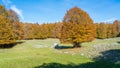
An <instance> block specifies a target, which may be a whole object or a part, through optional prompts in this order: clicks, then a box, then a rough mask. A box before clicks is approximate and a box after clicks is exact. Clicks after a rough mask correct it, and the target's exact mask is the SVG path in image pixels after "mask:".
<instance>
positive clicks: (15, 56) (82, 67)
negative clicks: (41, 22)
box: [0, 38, 120, 68]
mask: <svg viewBox="0 0 120 68" xmlns="http://www.w3.org/2000/svg"><path fill="white" fill-rule="evenodd" d="M119 40H120V38H110V39H104V40H100V39H96V40H94V41H93V42H87V43H82V47H81V48H60V49H55V48H54V47H53V44H54V43H55V42H58V43H59V40H58V39H45V40H18V41H17V42H21V43H18V44H16V45H15V46H14V47H11V48H4V49H0V68H120V59H119V58H120V57H119V56H120V41H119ZM59 46H61V47H63V46H64V47H71V46H72V45H71V44H60V45H59ZM110 50H114V53H111V52H109V51H110ZM102 52H109V53H110V55H107V54H109V53H107V54H104V53H102ZM104 56H105V57H106V58H107V57H108V58H107V61H106V59H103V60H99V58H100V59H101V58H102V57H104ZM110 56H111V57H112V58H111V57H110ZM105 57H104V58H105ZM116 58H117V59H116ZM113 59H114V60H113ZM109 60H110V61H109ZM111 60H113V61H111Z"/></svg>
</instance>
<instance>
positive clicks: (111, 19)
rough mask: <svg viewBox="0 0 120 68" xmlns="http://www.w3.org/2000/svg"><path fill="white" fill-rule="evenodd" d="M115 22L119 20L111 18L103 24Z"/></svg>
mask: <svg viewBox="0 0 120 68" xmlns="http://www.w3.org/2000/svg"><path fill="white" fill-rule="evenodd" d="M115 20H117V18H110V19H107V20H105V21H103V22H106V23H112V22H114V21H115Z"/></svg>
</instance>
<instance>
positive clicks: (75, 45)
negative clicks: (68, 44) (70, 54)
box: [73, 42, 81, 48]
mask: <svg viewBox="0 0 120 68" xmlns="http://www.w3.org/2000/svg"><path fill="white" fill-rule="evenodd" d="M73 47H74V48H78V47H81V45H80V43H77V42H74V43H73Z"/></svg>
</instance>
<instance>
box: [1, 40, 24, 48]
mask: <svg viewBox="0 0 120 68" xmlns="http://www.w3.org/2000/svg"><path fill="white" fill-rule="evenodd" d="M22 43H24V42H23V41H20V42H16V43H11V44H2V45H0V49H5V48H12V47H14V46H15V45H17V44H22Z"/></svg>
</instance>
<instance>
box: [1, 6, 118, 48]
mask: <svg viewBox="0 0 120 68" xmlns="http://www.w3.org/2000/svg"><path fill="white" fill-rule="evenodd" d="M119 33H120V21H118V20H116V21H114V22H113V23H104V22H102V23H93V20H92V19H91V18H90V16H89V15H88V14H87V12H85V11H83V10H82V9H80V8H78V7H73V8H72V9H70V10H69V11H67V13H66V15H65V16H64V19H63V21H62V22H56V23H46V24H38V23H34V24H32V23H23V22H20V21H19V17H18V15H17V14H16V13H15V12H14V11H13V10H11V9H10V10H6V9H5V7H4V6H2V5H0V44H11V43H15V40H21V39H46V38H59V39H60V41H61V43H73V44H74V47H79V45H80V43H82V42H90V41H93V40H94V39H95V38H99V39H105V38H112V37H117V36H119Z"/></svg>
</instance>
